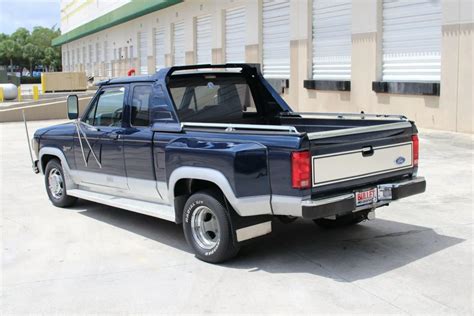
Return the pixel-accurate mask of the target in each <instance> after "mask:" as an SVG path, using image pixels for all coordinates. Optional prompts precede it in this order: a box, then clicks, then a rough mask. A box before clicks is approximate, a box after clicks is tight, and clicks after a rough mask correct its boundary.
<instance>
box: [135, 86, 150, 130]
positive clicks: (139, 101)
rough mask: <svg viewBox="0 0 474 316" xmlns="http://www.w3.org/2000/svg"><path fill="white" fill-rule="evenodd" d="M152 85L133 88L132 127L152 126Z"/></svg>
mask: <svg viewBox="0 0 474 316" xmlns="http://www.w3.org/2000/svg"><path fill="white" fill-rule="evenodd" d="M151 91H152V88H151V85H139V86H134V87H133V94H132V106H131V111H130V112H131V113H130V115H131V120H130V123H131V125H132V126H149V125H150V111H149V107H150V96H151Z"/></svg>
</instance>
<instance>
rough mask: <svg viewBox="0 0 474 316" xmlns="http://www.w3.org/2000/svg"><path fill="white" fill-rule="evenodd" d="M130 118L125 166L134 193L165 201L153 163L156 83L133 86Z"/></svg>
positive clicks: (125, 142)
mask: <svg viewBox="0 0 474 316" xmlns="http://www.w3.org/2000/svg"><path fill="white" fill-rule="evenodd" d="M129 91H130V92H129V97H128V100H129V101H128V104H129V105H130V106H129V111H128V112H127V113H128V114H127V115H128V117H129V119H127V120H126V122H125V123H126V125H127V128H126V129H125V131H124V134H123V141H124V157H125V168H126V171H127V183H128V187H129V189H130V194H131V196H133V197H134V198H136V199H140V200H144V201H150V202H157V203H160V202H162V197H161V195H160V192H159V191H158V188H157V184H156V177H155V171H154V166H153V132H152V130H151V121H150V111H149V109H150V96H151V93H152V84H151V83H146V82H140V83H135V84H131V85H130V90H129Z"/></svg>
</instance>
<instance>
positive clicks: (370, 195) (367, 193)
mask: <svg viewBox="0 0 474 316" xmlns="http://www.w3.org/2000/svg"><path fill="white" fill-rule="evenodd" d="M355 196H356V206H361V205H366V204H372V203H377V188H373V189H369V190H364V191H356V192H355Z"/></svg>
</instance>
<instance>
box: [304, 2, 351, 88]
mask: <svg viewBox="0 0 474 316" xmlns="http://www.w3.org/2000/svg"><path fill="white" fill-rule="evenodd" d="M351 33H352V1H351V0H314V1H313V79H316V80H350V79H351V47H352V35H351Z"/></svg>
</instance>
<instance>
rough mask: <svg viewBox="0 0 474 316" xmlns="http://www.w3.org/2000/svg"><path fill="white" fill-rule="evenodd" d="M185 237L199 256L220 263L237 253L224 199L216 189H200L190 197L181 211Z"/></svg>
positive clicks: (237, 249) (237, 248) (204, 259)
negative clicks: (220, 197) (221, 199)
mask: <svg viewBox="0 0 474 316" xmlns="http://www.w3.org/2000/svg"><path fill="white" fill-rule="evenodd" d="M183 230H184V236H185V237H186V241H187V242H188V244H189V245H190V246H191V247H192V248H193V250H194V254H195V255H196V257H197V258H198V259H201V260H203V261H206V262H210V263H220V262H223V261H226V260H229V259H231V258H233V257H235V256H236V255H237V253H238V252H239V247H238V246H236V245H234V243H233V240H232V228H231V225H230V222H229V217H228V215H227V210H226V208H225V206H224V203H223V202H221V201H220V199H219V198H218V193H217V192H215V191H210V190H205V191H199V192H197V193H195V194H193V195H191V196H190V197H189V199H188V200H187V202H186V205H185V206H184V211H183Z"/></svg>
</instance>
